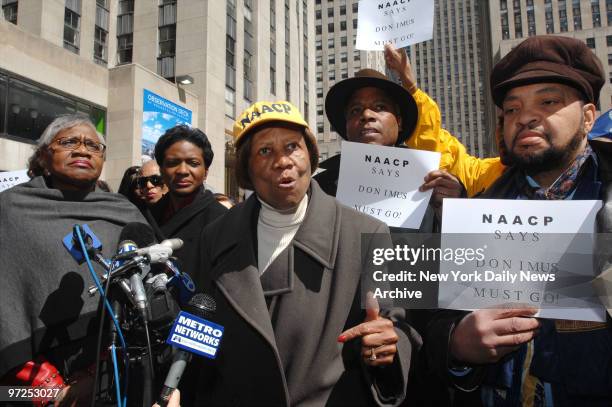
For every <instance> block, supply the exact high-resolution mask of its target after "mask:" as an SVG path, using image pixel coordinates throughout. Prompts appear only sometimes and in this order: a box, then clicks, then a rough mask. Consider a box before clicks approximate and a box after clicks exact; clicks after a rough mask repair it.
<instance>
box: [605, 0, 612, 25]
mask: <svg viewBox="0 0 612 407" xmlns="http://www.w3.org/2000/svg"><path fill="white" fill-rule="evenodd" d="M606 18H607V20H608V25H612V0H606Z"/></svg>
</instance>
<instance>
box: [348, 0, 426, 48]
mask: <svg viewBox="0 0 612 407" xmlns="http://www.w3.org/2000/svg"><path fill="white" fill-rule="evenodd" d="M434 3H435V2H434V1H432V0H390V1H382V0H360V1H359V12H358V18H357V21H358V22H357V43H356V47H357V49H362V50H371V51H380V50H382V49H383V48H384V46H385V44H393V45H394V46H395V47H396V48H402V47H406V46H408V45H411V44H416V43H417V42H423V41H427V40H430V39H431V38H433V16H434Z"/></svg>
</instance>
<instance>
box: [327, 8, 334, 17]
mask: <svg viewBox="0 0 612 407" xmlns="http://www.w3.org/2000/svg"><path fill="white" fill-rule="evenodd" d="M327 18H334V8H333V7H330V8H328V9H327Z"/></svg>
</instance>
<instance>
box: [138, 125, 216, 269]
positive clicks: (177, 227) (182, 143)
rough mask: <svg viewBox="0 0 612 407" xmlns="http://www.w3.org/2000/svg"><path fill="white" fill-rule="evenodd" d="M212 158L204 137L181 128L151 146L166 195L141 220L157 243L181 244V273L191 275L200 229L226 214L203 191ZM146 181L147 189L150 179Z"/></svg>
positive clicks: (209, 195)
mask: <svg viewBox="0 0 612 407" xmlns="http://www.w3.org/2000/svg"><path fill="white" fill-rule="evenodd" d="M213 155H214V154H213V151H212V148H211V145H210V142H209V141H208V138H207V137H206V135H205V134H204V133H203V132H202V131H201V130H199V129H196V128H191V127H188V126H185V125H179V126H175V127H173V128H171V129H168V130H167V131H166V133H164V135H162V136H161V137H160V139H159V140H158V141H157V144H156V145H155V160H156V161H157V164H158V165H159V169H160V172H161V176H162V179H163V182H164V184H165V185H166V186H167V188H168V193H167V194H165V195H164V196H163V197H162V198H161V199H160V200H159V201H157V203H156V204H154V205H153V206H151V207H150V208H149V210H147V211H145V217H147V219H148V220H149V223H150V224H151V225H152V226H153V229H154V230H156V234H157V238H158V239H160V240H161V239H169V238H173V237H178V238H180V239H182V240H183V247H182V248H181V249H179V250H178V251H177V252H176V256H177V257H178V259H179V260H180V263H181V270H182V271H185V272H187V273H189V274H191V275H193V268H194V265H195V263H196V260H197V258H198V254H197V253H196V252H195V242H196V241H197V240H198V238H199V236H200V233H201V231H202V229H203V228H204V226H206V225H208V224H209V223H210V222H212V221H213V220H215V219H217V218H219V217H221V216H222V215H223V214H224V213H225V212H226V211H227V209H226V208H225V207H224V206H223V205H221V204H219V203H218V202H217V200H216V199H215V197H214V195H213V194H212V192H210V191H208V190H206V189H205V188H204V182H205V181H206V176H207V175H208V169H209V167H210V165H211V163H212V160H213ZM145 165H146V164H145ZM147 181H148V182H147V184H148V185H149V186H150V185H152V182H151V181H154V179H152V178H151V177H149V178H148V179H147Z"/></svg>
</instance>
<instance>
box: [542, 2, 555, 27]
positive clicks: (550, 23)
mask: <svg viewBox="0 0 612 407" xmlns="http://www.w3.org/2000/svg"><path fill="white" fill-rule="evenodd" d="M544 15H545V16H546V34H552V33H554V32H555V21H554V20H553V12H552V0H544Z"/></svg>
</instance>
